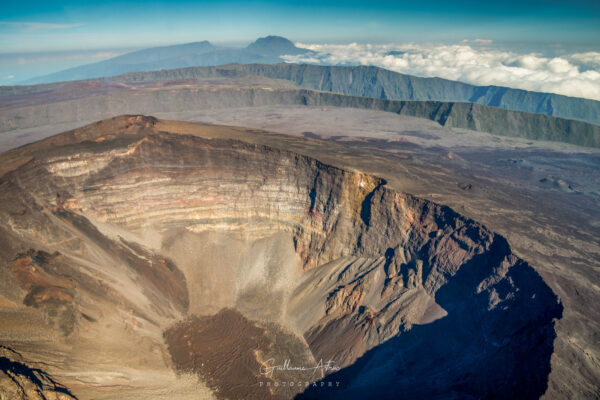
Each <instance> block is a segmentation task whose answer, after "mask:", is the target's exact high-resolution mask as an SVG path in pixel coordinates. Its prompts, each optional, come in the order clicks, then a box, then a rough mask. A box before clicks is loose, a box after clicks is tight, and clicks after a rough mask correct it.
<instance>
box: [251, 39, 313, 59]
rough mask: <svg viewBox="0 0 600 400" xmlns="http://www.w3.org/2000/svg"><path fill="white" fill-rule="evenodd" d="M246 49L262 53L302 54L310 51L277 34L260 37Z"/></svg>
mask: <svg viewBox="0 0 600 400" xmlns="http://www.w3.org/2000/svg"><path fill="white" fill-rule="evenodd" d="M246 49H247V50H249V51H252V52H255V53H260V54H277V55H284V54H301V53H306V52H308V50H306V49H300V48H298V47H296V46H295V45H294V43H293V42H292V41H291V40H289V39H286V38H284V37H281V36H275V35H269V36H265V37H262V38H259V39H257V40H256V41H255V42H253V43H250V44H249V45H248V47H246Z"/></svg>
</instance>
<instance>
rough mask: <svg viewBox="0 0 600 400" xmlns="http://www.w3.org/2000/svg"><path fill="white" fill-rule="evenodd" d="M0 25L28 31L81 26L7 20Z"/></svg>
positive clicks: (0, 22)
mask: <svg viewBox="0 0 600 400" xmlns="http://www.w3.org/2000/svg"><path fill="white" fill-rule="evenodd" d="M0 25H4V26H8V27H11V28H16V29H23V30H28V31H41V30H56V29H70V28H76V27H78V26H81V25H82V24H51V23H47V22H18V21H17V22H12V21H11V22H9V21H0Z"/></svg>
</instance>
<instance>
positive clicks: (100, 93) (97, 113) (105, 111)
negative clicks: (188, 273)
mask: <svg viewBox="0 0 600 400" xmlns="http://www.w3.org/2000/svg"><path fill="white" fill-rule="evenodd" d="M217 71H219V69H217ZM185 72H186V71H185V70H183V72H182V73H173V74H172V76H173V79H177V80H174V81H171V82H170V83H167V84H164V83H161V82H160V81H159V82H158V83H156V85H154V84H152V85H149V86H143V85H141V86H137V85H136V81H135V78H131V79H132V81H133V82H131V81H129V79H130V77H128V76H127V75H126V76H125V77H126V78H127V79H124V81H125V82H127V84H124V83H123V82H120V83H119V84H114V83H99V82H80V83H72V84H71V83H65V84H63V85H64V87H62V86H61V85H58V86H52V85H48V86H49V88H53V89H49V90H48V91H46V92H43V93H31V94H28V95H25V96H21V95H8V96H3V97H0V116H1V118H0V131H8V130H11V129H23V128H31V127H36V126H41V125H52V124H61V123H65V122H73V121H90V120H95V119H100V118H106V117H109V116H112V115H115V114H119V113H123V112H129V113H142V112H152V113H161V112H180V111H193V110H205V109H215V108H227V107H262V106H276V105H300V106H327V107H351V108H360V109H367V110H380V111H386V112H392V113H396V114H399V115H406V116H412V117H418V118H425V119H429V120H432V121H435V122H437V123H439V124H440V125H441V126H446V127H449V128H462V129H471V130H477V131H480V132H487V133H492V134H495V135H501V136H514V137H522V138H527V139H534V140H550V141H558V142H565V143H571V144H576V145H580V146H587V147H600V126H598V125H594V124H590V123H586V122H583V121H577V120H570V119H563V118H557V117H551V116H547V115H543V114H533V113H527V112H521V111H511V110H505V109H502V108H497V107H489V106H485V105H481V104H477V103H464V102H441V101H405V100H385V99H380V98H369V97H354V96H347V95H341V94H338V93H328V92H320V91H314V90H306V89H296V88H289V87H287V88H283V87H281V85H279V84H280V82H278V81H272V82H263V83H264V84H263V85H259V87H247V86H246V85H244V87H233V88H232V87H230V86H228V85H227V82H228V81H227V80H225V81H222V82H221V85H219V86H218V87H207V85H206V84H204V83H202V82H200V83H199V82H197V81H195V80H194V79H195V78H194V77H192V78H190V77H189V74H187V73H185ZM228 72H229V70H228V69H222V72H221V73H222V74H224V75H226V74H227V73H228ZM233 72H234V74H233V76H232V77H230V78H227V79H236V78H235V77H236V75H235V70H234V71H233ZM186 79H188V80H186ZM142 81H143V79H142ZM231 82H232V83H236V81H234V80H231ZM129 84H133V86H129ZM274 84H277V85H279V86H278V87H272V86H273V85H274ZM40 86H42V87H46V85H40ZM265 86H271V87H265ZM23 90H27V89H23Z"/></svg>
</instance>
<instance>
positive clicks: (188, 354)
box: [0, 117, 562, 398]
mask: <svg viewBox="0 0 600 400" xmlns="http://www.w3.org/2000/svg"><path fill="white" fill-rule="evenodd" d="M155 123H156V120H155V119H153V118H148V117H120V118H117V119H113V120H109V121H105V122H103V123H99V124H95V125H92V126H89V127H86V128H84V129H81V130H77V131H74V132H70V133H66V134H63V135H60V136H57V137H54V138H51V139H48V140H47V143H46V145H45V146H47V147H44V146H42V145H40V144H38V145H37V146H38V147H39V148H40V149H42V150H43V151H41V150H38V151H32V153H31V154H32V155H31V159H27V160H23V161H22V162H21V163H20V166H19V167H18V168H16V169H13V170H12V171H10V172H8V173H6V174H5V175H4V176H3V177H2V178H0V188H1V190H0V202H1V203H2V208H1V209H0V221H1V228H0V229H1V230H2V236H3V237H4V238H6V240H4V244H3V245H2V247H1V249H0V250H1V252H0V256H1V257H2V266H3V267H2V270H1V273H2V281H3V282H4V283H2V286H0V294H1V295H2V297H0V300H3V301H5V302H7V304H9V303H10V304H12V305H14V306H11V307H10V308H9V307H3V308H2V309H1V310H2V311H1V312H2V313H3V315H4V317H3V318H6V321H8V322H9V323H7V324H5V326H4V327H0V332H1V333H2V335H3V337H5V338H8V339H9V340H10V341H11V346H12V347H15V348H17V349H21V350H23V349H24V350H26V351H28V352H29V353H30V354H31V355H32V357H34V358H35V357H37V358H38V359H40V361H52V364H51V365H55V366H56V367H55V369H56V371H51V372H56V373H58V374H59V375H60V376H62V377H63V378H64V379H62V380H63V381H64V383H65V384H66V385H67V386H68V385H69V384H71V385H75V386H77V385H80V386H81V385H83V386H86V385H87V386H89V387H96V386H107V385H113V387H119V385H124V384H125V383H126V382H130V383H129V384H131V382H133V384H134V385H142V386H143V385H145V384H148V385H151V383H150V382H151V381H152V380H153V379H154V377H156V376H162V377H163V380H164V381H166V382H167V383H169V382H171V381H172V384H173V385H177V384H178V382H179V381H178V379H180V375H177V374H176V371H177V372H181V371H188V372H193V373H196V374H198V375H199V376H200V377H201V378H202V380H203V381H204V382H206V384H207V387H206V388H204V389H205V390H206V391H207V393H210V394H211V395H215V396H217V397H219V396H224V393H227V397H229V398H252V397H256V398H264V397H265V396H274V397H278V396H279V397H284V398H289V397H291V396H294V395H296V394H298V393H300V392H304V393H303V394H302V396H307V397H314V396H316V397H323V396H325V397H328V396H330V397H338V396H339V397H342V398H344V397H348V396H349V394H350V393H355V394H356V396H359V397H364V396H366V395H367V394H368V393H370V392H371V391H374V392H376V393H378V395H380V396H382V397H385V396H386V393H389V394H394V393H397V390H403V391H405V392H406V393H408V394H409V395H410V396H412V397H423V396H425V397H427V395H442V394H445V393H450V394H452V395H451V396H450V397H453V396H454V397H465V396H466V397H469V396H471V397H474V398H480V397H487V396H492V397H506V398H510V397H514V396H515V395H516V394H517V393H525V395H526V397H536V396H539V395H541V394H542V393H543V392H544V391H545V388H546V385H547V376H548V373H549V365H550V364H549V360H550V355H551V353H552V343H553V338H554V328H553V320H554V319H555V318H558V317H560V315H561V310H562V307H561V306H560V304H558V302H557V299H556V296H555V295H554V294H553V293H552V292H551V291H550V289H549V288H548V287H547V286H546V285H545V284H544V283H543V281H542V280H541V278H540V277H539V276H538V275H537V274H536V273H535V272H534V271H533V270H532V269H531V268H530V267H529V266H528V265H527V264H526V263H525V262H524V261H522V260H520V259H519V258H517V257H516V256H515V255H513V254H512V253H511V250H510V247H509V245H508V244H507V242H506V241H505V240H504V239H503V238H502V237H500V236H498V235H496V234H494V233H493V232H490V231H489V230H488V229H486V228H485V227H483V226H481V225H480V224H478V223H476V222H474V221H472V220H469V219H467V218H464V217H462V216H460V215H459V214H457V213H455V212H454V211H452V210H451V209H449V208H447V207H443V206H440V205H437V204H435V203H432V202H429V201H426V200H422V199H419V198H415V197H413V196H411V195H409V194H404V193H398V192H395V191H393V190H391V189H389V188H387V187H386V185H385V182H383V181H382V180H381V179H379V178H377V177H374V176H370V175H367V174H364V173H361V172H358V171H346V170H342V169H339V168H335V167H332V166H328V165H325V164H322V163H320V162H319V161H316V160H314V159H311V158H308V157H305V156H302V155H299V154H295V153H292V152H288V151H285V150H279V149H275V148H270V147H266V146H260V145H255V144H249V143H245V142H239V141H232V140H223V139H204V138H200V137H195V136H191V135H189V136H188V135H181V134H173V133H169V132H165V131H159V130H158V129H156V128H155ZM19 313H20V314H19ZM17 314H18V315H24V316H26V319H20V320H19V319H14V318H13V319H10V318H9V316H14V315H17ZM11 321H14V322H11ZM22 324H26V325H27V326H28V327H29V328H30V329H29V332H28V333H27V334H25V335H23V334H22V333H19V332H22V330H21V329H20V326H21V325H22ZM231 325H235V326H237V327H239V329H238V330H236V331H235V336H231V335H232V334H233V333H232V326H231ZM194 332H206V336H202V335H200V336H198V335H195V334H194ZM190 335H191V336H190ZM257 335H258V336H257ZM219 337H224V342H223V343H231V344H230V345H227V346H225V347H224V348H223V349H222V350H219V349H220V348H221V347H219V346H218V345H217V344H215V345H214V346H212V345H209V344H207V342H205V341H204V339H206V340H209V339H210V340H213V341H214V340H216V341H218V338H219ZM48 338H52V340H53V342H52V343H51V342H49V341H48ZM225 339H227V340H225ZM34 345H35V346H37V347H35V348H37V349H44V351H43V352H41V351H38V353H40V354H36V350H35V349H34ZM248 348H251V349H253V350H252V351H248ZM100 349H101V350H100ZM230 350H231V351H233V353H228V352H229V351H230ZM67 353H68V354H74V355H77V354H85V355H86V357H74V359H73V360H69V358H68V357H67V358H65V355H64V354H67ZM228 354H229V356H228ZM231 354H239V357H231ZM248 357H250V359H249V358H248ZM273 357H279V358H281V361H282V362H283V359H290V360H292V361H296V362H302V363H308V364H314V363H317V362H318V361H320V360H324V361H328V360H333V361H334V362H335V363H336V365H337V366H339V367H340V368H342V369H341V370H340V371H337V372H334V373H333V374H331V375H329V376H330V377H333V378H332V379H337V380H338V381H342V384H341V386H340V387H338V388H337V389H336V390H331V391H325V392H323V391H321V390H320V389H319V390H316V389H311V387H296V388H295V389H290V388H286V389H285V390H284V389H276V390H271V391H269V390H266V391H265V390H263V389H260V390H258V389H256V388H255V387H254V386H253V385H254V384H258V382H260V380H261V379H266V380H267V381H269V382H271V383H274V382H275V381H277V376H271V377H265V376H263V375H261V372H260V369H259V368H255V367H256V366H257V365H258V366H260V365H262V364H263V363H264V362H265V361H266V360H269V359H270V358H273ZM205 360H210V361H211V362H213V363H215V364H216V366H215V368H216V369H219V368H220V369H219V371H223V369H222V368H225V367H224V365H225V364H227V368H232V369H231V370H232V371H244V373H243V374H242V373H240V375H239V376H240V379H242V377H243V380H244V384H240V386H239V387H238V389H236V390H230V388H231V385H234V384H235V379H234V378H232V377H231V376H230V375H229V374H221V375H219V374H217V375H211V372H210V369H209V368H208V369H207V368H206V367H205V366H204V361H205ZM200 361H202V366H200V365H199V364H198V362H200ZM237 362H242V364H240V365H243V366H245V367H244V368H242V367H239V368H238V369H236V367H235V365H237V364H235V363H237ZM219 363H221V364H222V365H221V366H220V367H219ZM232 363H233V364H235V365H234V366H233V367H232ZM52 368H54V367H50V369H52ZM227 370H228V371H229V369H227ZM248 370H250V371H252V372H250V373H247V371H248ZM114 371H118V373H115V372H114ZM287 378H289V379H296V378H295V377H294V376H293V375H292V376H289V375H286V379H287ZM321 378H323V376H321V375H318V374H317V375H311V376H310V377H305V378H303V379H306V380H310V381H311V382H312V381H314V380H317V379H321ZM253 379H255V380H256V382H254V381H253ZM323 379H328V377H327V376H325V377H324V378H323ZM263 383H264V382H263ZM374 383H377V386H373V385H374ZM382 383H385V385H383V384H382ZM225 388H229V389H227V390H225ZM74 394H76V393H75V392H74ZM410 396H409V397H410Z"/></svg>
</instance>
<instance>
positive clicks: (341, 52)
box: [284, 39, 600, 100]
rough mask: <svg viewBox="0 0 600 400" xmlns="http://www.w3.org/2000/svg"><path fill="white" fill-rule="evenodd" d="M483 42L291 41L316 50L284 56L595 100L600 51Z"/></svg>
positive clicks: (299, 60) (599, 97)
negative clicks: (562, 51)
mask: <svg viewBox="0 0 600 400" xmlns="http://www.w3.org/2000/svg"><path fill="white" fill-rule="evenodd" d="M482 44H483V45H489V44H491V42H490V41H486V40H482V39H478V40H475V41H471V42H469V41H463V42H461V43H459V44H454V45H445V44H444V45H442V44H425V45H423V44H414V43H408V44H401V45H396V44H388V45H375V44H358V43H350V44H341V45H340V44H305V43H296V46H298V47H302V48H306V49H310V50H312V51H314V52H315V53H312V54H308V55H297V56H285V57H284V58H285V60H286V61H288V62H296V63H315V64H330V65H359V64H360V65H374V66H378V67H382V68H386V69H389V70H392V71H396V72H400V73H404V74H409V75H416V76H421V77H439V78H445V79H450V80H454V81H461V82H465V83H470V84H473V85H480V86H488V85H496V86H507V87H511V88H517V89H525V90H531V91H536V92H549V93H556V94H562V95H566V96H573V97H583V98H588V99H593V100H600V52H586V53H574V54H569V55H562V56H557V57H547V56H544V55H542V54H539V53H516V52H513V51H506V50H500V49H495V48H493V47H490V46H482Z"/></svg>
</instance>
